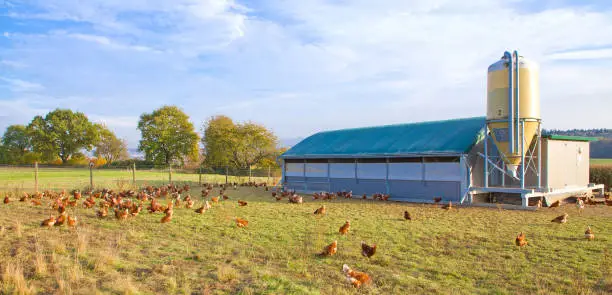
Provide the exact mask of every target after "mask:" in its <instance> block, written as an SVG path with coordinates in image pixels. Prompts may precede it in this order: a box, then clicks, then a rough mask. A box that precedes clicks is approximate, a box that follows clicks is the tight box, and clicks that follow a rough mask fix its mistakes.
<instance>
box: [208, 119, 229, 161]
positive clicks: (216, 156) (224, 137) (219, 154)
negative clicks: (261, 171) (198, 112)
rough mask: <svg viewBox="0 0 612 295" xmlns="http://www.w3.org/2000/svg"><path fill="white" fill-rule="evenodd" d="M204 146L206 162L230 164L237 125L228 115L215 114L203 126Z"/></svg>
mask: <svg viewBox="0 0 612 295" xmlns="http://www.w3.org/2000/svg"><path fill="white" fill-rule="evenodd" d="M202 133H204V137H202V146H203V147H204V158H205V162H206V163H207V164H208V165H210V166H226V165H229V164H230V156H231V154H230V152H229V151H230V148H231V146H232V143H233V142H234V137H235V135H236V125H235V124H234V122H233V121H232V119H231V118H229V117H227V116H223V115H220V116H214V117H211V118H210V119H208V121H206V123H204V125H203V126H202Z"/></svg>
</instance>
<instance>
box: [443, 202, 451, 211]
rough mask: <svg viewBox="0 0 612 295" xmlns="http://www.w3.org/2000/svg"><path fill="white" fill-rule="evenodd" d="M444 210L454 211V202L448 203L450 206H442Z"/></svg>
mask: <svg viewBox="0 0 612 295" xmlns="http://www.w3.org/2000/svg"><path fill="white" fill-rule="evenodd" d="M442 209H445V210H450V209H453V202H452V201H448V204H446V205H444V206H442Z"/></svg>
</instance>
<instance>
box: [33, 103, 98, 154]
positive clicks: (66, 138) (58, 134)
mask: <svg viewBox="0 0 612 295" xmlns="http://www.w3.org/2000/svg"><path fill="white" fill-rule="evenodd" d="M27 130H28V134H29V136H30V139H31V144H32V147H33V150H34V151H36V152H40V153H41V154H42V155H43V156H44V157H45V158H48V159H52V158H54V157H59V158H60V159H61V161H62V164H65V163H66V162H67V161H68V159H69V158H70V156H71V155H73V154H74V153H76V152H78V151H80V150H82V149H86V150H88V151H91V150H92V148H93V145H94V144H95V143H97V141H98V128H97V127H96V126H95V125H94V124H92V123H91V122H90V121H89V119H88V118H87V116H85V114H83V113H81V112H73V111H72V110H66V109H56V110H54V111H52V112H50V113H48V114H47V115H46V116H45V117H44V118H43V117H41V116H36V117H34V119H33V120H32V122H31V123H30V125H28V127H27Z"/></svg>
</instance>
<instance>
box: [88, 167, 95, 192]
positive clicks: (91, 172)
mask: <svg viewBox="0 0 612 295" xmlns="http://www.w3.org/2000/svg"><path fill="white" fill-rule="evenodd" d="M93 166H94V163H93V162H89V188H90V189H91V190H93V187H94V186H93Z"/></svg>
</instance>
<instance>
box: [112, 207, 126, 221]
mask: <svg viewBox="0 0 612 295" xmlns="http://www.w3.org/2000/svg"><path fill="white" fill-rule="evenodd" d="M128 214H129V212H128V209H119V208H115V218H117V219H119V220H125V219H127V217H128Z"/></svg>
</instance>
